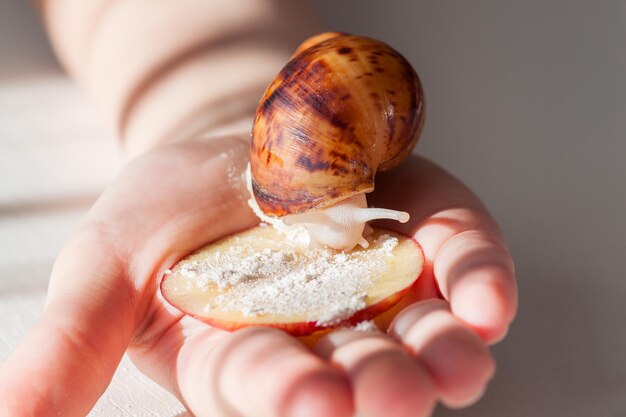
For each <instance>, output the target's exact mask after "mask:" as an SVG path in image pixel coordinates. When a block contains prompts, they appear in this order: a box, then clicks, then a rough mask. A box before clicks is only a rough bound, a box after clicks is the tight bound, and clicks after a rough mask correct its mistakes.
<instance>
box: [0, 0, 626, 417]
mask: <svg viewBox="0 0 626 417" xmlns="http://www.w3.org/2000/svg"><path fill="white" fill-rule="evenodd" d="M315 5H316V9H317V11H318V13H319V16H320V19H321V22H322V25H323V27H324V28H325V29H332V30H341V31H346V32H353V33H358V34H364V35H369V36H372V37H375V38H379V39H381V40H384V41H385V42H387V43H389V44H391V45H393V46H394V47H395V48H396V49H398V50H399V51H401V52H402V53H403V54H404V55H405V56H406V57H407V58H408V59H409V60H410V61H411V62H412V63H413V64H414V66H415V67H416V68H417V70H418V72H419V74H420V76H421V78H422V82H423V84H424V87H425V91H426V100H427V118H426V127H425V130H424V132H423V135H422V139H421V141H420V143H419V145H418V147H417V151H418V152H419V153H421V154H423V155H426V156H428V157H429V158H432V159H433V160H435V161H436V162H438V163H440V164H441V165H443V166H444V167H446V168H447V169H448V170H450V171H451V172H452V173H454V174H455V175H457V176H458V177H460V178H461V179H463V180H464V181H465V182H466V183H467V184H468V185H469V186H470V187H471V188H472V189H473V190H474V191H476V192H477V194H478V195H480V197H481V198H482V199H483V200H484V201H485V202H486V204H487V206H488V207H489V208H490V209H491V211H492V213H493V214H494V216H495V217H496V219H497V220H498V221H499V222H500V224H501V225H502V227H503V229H504V231H505V233H506V235H507V237H508V240H509V243H510V247H511V250H512V253H513V256H514V259H515V262H516V266H517V274H518V280H519V291H520V310H519V316H518V318H517V320H516V321H515V323H514V325H513V327H512V328H511V331H510V334H509V336H508V338H507V339H505V340H504V341H503V342H502V343H500V344H499V345H497V346H495V347H494V349H493V350H494V352H495V355H496V358H497V363H498V373H497V375H496V377H495V379H494V381H493V382H492V383H491V386H490V389H489V391H488V392H487V394H486V396H485V397H484V398H483V399H482V400H481V401H480V402H479V403H478V404H476V405H475V406H473V407H471V408H469V409H465V410H460V411H452V410H447V409H444V408H440V409H438V410H437V413H436V416H438V417H444V416H464V417H473V416H476V417H478V416H481V417H492V416H493V417H496V416H497V417H514V416H515V417H517V416H520V417H522V416H523V417H527V416H541V415H545V416H570V417H572V416H581V417H583V416H585V417H586V416H597V417H602V416H607V417H624V416H626V274H625V272H624V271H625V270H626V268H624V259H625V256H624V252H626V243H625V240H624V236H625V235H626V221H625V220H624V217H623V216H624V215H625V214H626V137H625V131H626V42H625V41H626V3H624V2H620V1H608V0H603V1H593V2H591V1H582V0H552V1H547V2H545V1H543V2H542V1H524V2H519V1H518V2H516V1H498V2H496V1H480V0H479V1H473V2H450V1H409V0H405V1H393V2H384V3H383V2H378V1H373V0H372V1H362V0H361V1H356V0H355V1H342V2H336V1H330V0H325V1H318V2H316V3H315ZM297 41H299V40H295V42H297ZM268 81H269V80H268ZM120 166H121V158H120V157H119V155H118V149H117V141H116V139H115V138H114V136H113V134H112V133H111V131H110V130H108V128H107V127H106V126H105V125H104V123H103V122H102V121H101V120H100V119H99V117H98V114H97V113H96V112H95V110H94V109H93V107H92V106H91V104H90V102H89V101H88V100H87V99H86V97H85V96H84V95H83V94H82V93H81V92H80V91H79V90H78V88H77V87H76V86H75V85H74V84H72V83H71V81H69V80H68V79H67V78H66V76H65V75H64V73H63V71H62V70H61V69H60V67H59V65H58V64H57V63H56V61H55V58H54V56H53V54H52V52H51V51H50V48H49V46H48V43H47V41H46V37H45V35H44V32H43V29H42V28H41V25H40V23H39V21H38V19H37V17H36V14H35V13H34V11H33V10H32V8H31V7H30V5H29V3H28V2H24V1H21V0H3V1H1V2H0V363H1V362H2V361H3V360H4V359H5V358H6V357H7V356H8V354H9V352H10V351H11V350H12V349H13V348H14V347H15V345H16V343H17V341H18V340H19V338H20V337H21V336H22V335H23V334H24V333H25V331H26V329H27V328H28V327H29V326H30V325H31V324H32V323H33V322H34V320H35V319H36V317H37V315H38V314H39V313H40V311H41V308H42V306H43V300H44V294H45V288H46V282H47V279H48V275H49V272H50V268H51V265H52V262H53V260H54V258H55V255H56V253H57V252H58V250H59V249H60V247H61V245H62V244H63V242H64V240H65V239H66V238H67V236H68V234H69V233H70V232H71V230H72V228H73V227H75V225H76V224H77V222H78V221H79V220H80V218H81V217H82V216H83V215H84V214H85V212H86V210H87V209H88V207H89V205H90V204H91V203H92V202H93V200H94V199H95V198H96V196H97V195H98V194H99V193H100V192H101V191H102V190H103V188H104V187H105V186H106V184H107V183H108V182H109V181H110V180H111V179H112V178H113V177H114V175H115V173H116V171H117V170H118V169H119V167H120ZM180 412H182V408H181V406H180V405H179V404H178V403H177V402H176V401H175V400H173V399H172V398H170V397H169V396H167V395H165V394H163V393H162V392H161V391H160V389H159V388H157V387H156V386H154V384H152V383H151V382H150V381H148V380H147V379H146V378H144V377H143V376H142V375H140V374H139V373H138V372H137V371H136V370H135V369H134V368H133V367H132V365H131V364H130V362H129V361H127V360H124V362H123V363H122V365H121V366H120V369H119V371H118V374H117V375H116V377H115V379H114V381H113V383H112V385H111V387H110V388H109V390H108V391H107V393H106V394H105V396H104V397H103V398H102V399H101V401H100V402H99V403H98V405H97V406H96V408H95V409H94V411H93V412H92V415H93V416H126V415H128V416H144V415H146V416H161V415H162V416H173V415H177V414H178V413H180Z"/></svg>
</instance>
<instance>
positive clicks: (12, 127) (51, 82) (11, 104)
mask: <svg viewBox="0 0 626 417" xmlns="http://www.w3.org/2000/svg"><path fill="white" fill-rule="evenodd" d="M0 138H1V149H2V152H0V178H2V179H3V180H2V182H1V183H0V248H1V250H0V363H2V361H3V360H4V359H5V358H6V357H7V356H8V355H9V353H10V352H11V350H12V349H13V348H14V347H15V345H16V343H17V342H18V340H19V339H20V338H21V337H22V336H23V335H24V334H25V333H26V331H27V329H28V328H29V327H30V326H31V325H32V324H33V323H34V322H35V320H36V319H37V317H38V315H39V313H40V312H41V309H42V306H43V302H44V297H45V291H46V287H47V280H48V276H49V273H50V269H51V267H52V263H53V261H54V258H55V257H56V254H57V253H58V251H59V249H60V248H61V246H62V244H63V242H64V241H65V239H66V238H67V236H68V235H69V233H70V232H71V230H72V229H73V228H74V227H76V225H77V224H78V222H79V221H80V219H81V218H82V217H83V216H84V215H85V213H86V211H87V209H88V208H89V206H90V204H91V203H92V202H93V200H94V199H95V197H96V196H97V194H98V193H99V192H100V191H101V190H102V189H103V188H104V186H105V184H106V183H107V182H108V181H109V180H110V179H111V178H112V177H113V175H114V174H115V172H116V170H117V168H118V166H119V164H120V162H119V158H118V153H117V149H116V144H115V140H113V138H111V137H109V136H107V135H106V133H105V132H104V130H103V129H102V127H100V125H99V123H98V121H97V119H96V118H95V116H94V114H93V112H92V111H91V110H90V108H89V105H88V103H87V102H86V100H85V99H84V97H82V96H81V95H80V94H79V92H78V91H77V89H76V88H75V87H74V86H73V85H72V84H71V83H70V82H69V81H68V80H67V79H65V77H64V76H63V75H62V74H61V73H60V72H59V71H54V70H52V71H49V72H48V73H47V74H46V75H45V76H43V75H42V76H40V77H38V78H37V79H34V80H28V81H27V80H24V81H20V82H14V83H11V84H9V85H5V86H2V87H0ZM182 411H183V408H182V406H181V405H180V404H179V403H178V402H177V401H176V400H175V399H174V398H172V397H171V396H170V395H169V394H168V393H167V392H164V391H163V390H162V389H161V388H160V387H158V386H157V385H156V384H154V383H153V382H152V381H150V380H149V379H148V378H146V377H145V376H143V375H142V374H141V373H140V372H139V371H137V369H136V368H135V367H134V366H133V365H132V363H131V362H130V360H128V359H127V358H124V360H123V361H122V363H121V365H120V367H119V368H118V371H117V373H116V375H115V377H114V380H113V382H112V384H111V386H110V387H109V389H108V390H107V392H106V394H105V395H104V396H103V397H102V398H101V399H100V401H99V402H98V404H97V405H96V407H95V408H94V409H93V411H92V412H91V414H90V416H93V417H105V416H120V417H144V416H145V417H148V416H153V417H154V416H175V415H179V414H180V413H181V412H182Z"/></svg>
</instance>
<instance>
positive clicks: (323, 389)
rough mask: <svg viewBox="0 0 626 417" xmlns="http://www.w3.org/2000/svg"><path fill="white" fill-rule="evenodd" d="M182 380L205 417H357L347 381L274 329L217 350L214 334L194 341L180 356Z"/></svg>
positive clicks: (241, 336)
mask: <svg viewBox="0 0 626 417" xmlns="http://www.w3.org/2000/svg"><path fill="white" fill-rule="evenodd" d="M216 345H217V346H218V347H217V348H213V347H214V346H216ZM177 378H178V383H179V389H180V393H181V395H182V397H183V398H184V401H185V402H186V404H187V406H188V408H189V409H190V411H191V412H193V413H194V414H195V415H197V416H199V417H202V416H212V417H218V416H219V417H241V416H243V417H292V416H293V417H296V416H297V417H306V416H311V417H313V416H327V417H351V416H352V411H353V410H352V398H351V392H350V387H349V385H348V383H347V381H346V380H345V378H344V377H343V376H342V375H341V374H340V373H339V372H338V371H337V370H335V369H333V368H332V367H331V366H330V365H328V364H327V363H325V362H324V361H322V360H321V359H319V358H318V357H316V356H314V355H313V354H311V353H310V352H309V351H308V350H307V349H306V348H305V347H304V346H303V345H302V344H301V343H300V342H298V341H297V340H296V339H294V338H292V337H291V336H289V335H287V334H285V333H283V332H280V331H277V330H273V329H265V328H254V329H246V330H242V331H238V332H236V333H234V334H233V335H228V337H227V338H224V339H223V340H222V341H221V342H220V343H217V344H216V343H215V334H214V333H213V332H210V331H208V332H203V333H200V334H198V335H195V336H192V337H191V338H190V339H189V340H188V341H187V342H186V343H185V345H184V346H183V348H182V349H181V351H180V354H179V356H178V361H177Z"/></svg>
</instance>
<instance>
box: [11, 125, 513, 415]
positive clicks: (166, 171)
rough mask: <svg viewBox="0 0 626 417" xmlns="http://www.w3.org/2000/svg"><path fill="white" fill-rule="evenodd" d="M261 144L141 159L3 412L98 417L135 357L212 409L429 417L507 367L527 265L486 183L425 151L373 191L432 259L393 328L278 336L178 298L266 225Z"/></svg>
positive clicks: (96, 210) (46, 319)
mask: <svg viewBox="0 0 626 417" xmlns="http://www.w3.org/2000/svg"><path fill="white" fill-rule="evenodd" d="M247 141H248V139H247V137H246V135H241V136H230V137H224V138H213V139H211V140H209V141H205V142H194V143H185V144H177V145H166V146H161V147H159V148H156V149H154V150H152V151H149V152H147V153H145V154H144V155H143V156H141V157H139V158H136V159H135V160H133V161H131V162H130V163H128V164H127V166H126V167H125V168H124V169H123V170H122V172H121V173H120V174H119V176H118V178H117V179H116V180H115V182H114V183H113V184H112V185H111V186H110V187H109V189H108V190H106V191H105V192H104V193H103V194H102V196H101V197H100V198H99V199H98V201H97V202H96V203H95V205H94V206H93V208H92V209H91V211H90V212H89V214H88V216H87V218H86V219H85V220H84V222H83V223H82V225H81V226H80V228H79V229H78V230H77V231H76V232H75V233H74V235H73V236H72V238H71V239H70V241H69V242H68V243H67V245H66V246H65V248H64V249H63V250H62V252H61V254H60V255H59V257H58V259H57V261H56V263H55V266H54V269H53V272H52V277H51V281H50V290H49V294H48V300H47V305H46V308H45V311H44V313H43V315H42V317H41V318H40V320H39V321H38V322H37V324H36V325H35V326H34V327H33V329H32V330H31V331H30V332H29V334H28V335H27V336H26V338H25V339H24V340H23V341H22V342H21V343H20V344H19V346H18V347H17V349H16V350H15V352H14V353H13V355H12V356H10V358H9V359H8V360H7V361H6V362H5V363H4V364H3V366H2V368H0V416H2V417H9V416H11V417H16V416H17V417H20V416H56V415H63V416H70V417H71V416H84V415H85V414H86V413H87V412H88V411H89V410H90V409H91V407H92V406H93V405H94V403H95V402H96V400H97V399H98V398H99V396H100V395H101V394H102V393H103V392H104V390H105V389H106V386H107V385H108V383H109V381H110V379H111V377H112V376H113V373H114V371H115V369H116V366H117V365H118V363H119V361H120V359H121V357H122V355H123V354H124V352H125V351H127V352H128V354H129V355H130V357H131V359H132V360H133V361H134V363H135V364H136V365H137V366H138V367H139V368H140V369H141V370H142V371H143V372H144V373H146V374H147V375H148V376H150V377H151V378H153V379H154V380H155V381H157V382H158V383H159V384H161V385H162V386H163V387H165V388H166V389H168V390H170V391H171V392H172V393H174V394H175V395H176V396H177V397H178V398H179V399H180V400H181V401H182V402H183V403H184V404H185V405H186V407H187V408H188V409H189V410H190V412H191V413H193V414H194V415H196V416H212V417H260V416H276V417H279V416H280V417H283V416H284V417H292V416H293V417H295V416H298V417H301V416H302V417H304V416H321V415H323V416H328V417H350V416H352V415H353V413H354V412H355V411H356V412H358V413H359V415H360V416H372V417H374V416H381V415H385V416H388V417H404V416H428V415H430V413H431V412H432V409H433V407H434V405H435V403H436V401H438V400H439V401H441V402H442V403H444V404H446V405H448V406H451V407H462V406H466V405H469V404H472V403H473V402H475V401H476V400H477V399H478V398H479V397H480V396H481V395H482V393H483V392H484V390H485V388H486V386H487V384H488V382H489V380H490V379H491V378H492V376H493V374H494V369H495V365H494V360H493V357H492V356H491V354H490V352H489V349H488V347H487V346H488V345H489V344H492V343H495V342H497V341H498V340H500V339H501V338H502V337H504V335H505V334H506V332H507V329H508V327H509V324H510V322H511V320H512V319H513V317H514V315H515V311H516V305H517V301H516V299H517V294H516V286H515V281H514V271H513V265H512V261H511V258H510V256H509V254H508V252H507V249H506V245H505V243H504V240H503V238H502V235H501V233H500V231H499V229H498V227H497V225H496V223H495V222H494V220H493V219H492V218H491V217H490V216H489V214H488V213H487V211H486V210H485V208H484V206H483V205H482V204H481V203H480V201H479V200H478V199H477V198H476V197H475V196H474V195H473V194H472V193H471V191H469V190H468V189H467V188H466V187H465V186H464V185H463V184H461V183H460V182H459V181H458V180H456V179H455V178H453V177H452V176H451V175H450V174H448V173H446V172H445V171H444V170H442V169H441V168H439V167H438V166H436V165H435V164H433V163H431V162H429V161H427V160H425V159H423V158H420V157H417V156H411V157H410V158H409V159H408V160H407V161H406V162H405V163H404V164H402V165H401V166H400V167H398V168H396V169H394V170H392V171H391V172H389V173H384V174H381V175H380V176H379V177H377V191H375V194H374V195H373V196H372V198H371V202H372V203H373V204H374V205H377V206H384V207H392V208H394V209H401V210H406V211H408V212H409V213H410V214H411V221H410V223H409V224H407V225H404V226H402V229H400V230H403V231H405V232H409V233H411V234H413V235H414V236H415V238H416V239H417V240H418V241H419V242H420V243H421V245H422V246H423V248H424V251H425V256H426V264H425V272H424V274H423V275H422V277H421V278H420V280H419V281H418V282H419V285H417V286H416V288H415V290H414V292H413V293H412V295H411V296H412V302H411V303H408V305H407V306H406V307H405V308H404V309H403V310H402V311H400V312H399V314H398V315H397V316H396V317H395V319H394V320H393V322H392V323H391V325H390V327H389V331H388V333H387V334H384V333H367V332H354V331H349V330H342V331H337V332H334V333H331V334H330V335H328V336H326V337H325V338H324V339H322V340H321V341H320V342H319V343H318V345H317V346H316V347H315V348H314V349H313V350H311V349H308V348H307V347H305V346H304V345H303V344H302V343H301V342H300V341H298V340H297V339H295V338H293V337H290V336H288V335H287V334H285V333H283V332H280V331H277V330H272V329H263V328H253V329H245V330H241V331H237V332H235V333H228V332H224V331H221V330H217V329H214V328H211V327H210V326H208V325H206V324H203V323H201V322H199V321H196V320H194V319H192V318H189V317H186V316H184V315H183V314H182V313H180V312H179V311H177V310H176V309H174V308H172V307H171V306H169V305H167V303H165V302H164V301H163V299H162V298H161V295H160V293H159V291H158V284H159V280H160V277H161V276H162V273H163V271H164V270H165V269H167V268H168V267H170V266H172V265H173V264H174V263H175V262H176V261H177V260H179V259H180V258H182V257H183V256H185V255H186V254H187V253H189V252H190V251H192V250H194V249H196V248H198V247H200V246H201V245H203V244H205V243H207V242H209V241H212V240H214V239H217V238H219V237H221V236H224V235H226V234H229V233H233V232H236V231H239V230H242V229H244V228H247V227H250V226H252V225H254V224H256V222H257V220H256V219H255V217H254V215H253V214H252V213H251V211H250V210H249V209H248V207H247V206H246V204H245V199H244V198H243V196H244V194H243V190H244V188H243V178H242V176H241V173H242V172H243V168H244V166H245V163H246V158H247V147H248V142H247ZM229 172H230V176H229ZM233 172H235V173H236V175H234V176H233ZM407 190H410V192H407ZM395 227H397V225H395Z"/></svg>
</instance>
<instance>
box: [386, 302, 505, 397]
mask: <svg viewBox="0 0 626 417" xmlns="http://www.w3.org/2000/svg"><path fill="white" fill-rule="evenodd" d="M389 331H390V334H391V335H392V336H393V337H395V338H396V339H398V340H399V341H401V342H402V343H403V344H404V345H405V346H406V347H407V348H408V349H409V351H410V352H412V353H413V354H414V355H415V357H416V358H417V359H418V360H419V362H420V363H421V364H423V366H424V367H425V368H426V370H427V371H428V373H429V374H430V376H431V378H432V380H433V381H434V384H435V386H436V389H437V392H438V394H439V397H440V398H441V401H442V402H443V403H444V404H446V405H448V406H450V407H462V406H466V405H469V404H472V403H473V402H475V401H476V400H478V398H480V397H481V396H482V394H483V392H484V391H485V389H486V385H487V383H488V382H489V380H490V379H491V378H492V377H493V374H494V372H495V364H494V361H493V358H492V356H491V354H490V353H489V350H488V349H487V348H486V347H485V345H484V343H483V342H482V341H481V340H480V338H479V337H478V336H477V335H476V334H475V333H474V332H473V331H471V330H470V329H469V328H467V327H466V326H465V325H464V324H463V323H461V322H460V321H459V320H458V319H456V318H455V317H454V316H453V315H452V314H451V312H450V311H449V310H448V307H447V303H446V302H445V301H442V300H428V301H422V302H419V303H417V304H414V305H413V306H411V307H409V308H408V309H406V310H404V311H403V312H402V313H400V314H399V315H398V316H397V317H396V318H395V319H394V321H393V322H392V324H391V328H390V329H389Z"/></svg>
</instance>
